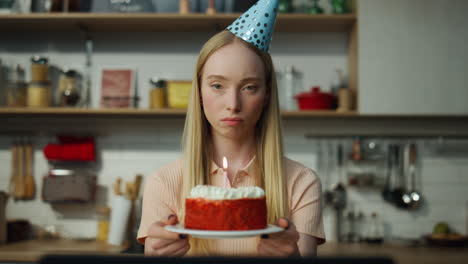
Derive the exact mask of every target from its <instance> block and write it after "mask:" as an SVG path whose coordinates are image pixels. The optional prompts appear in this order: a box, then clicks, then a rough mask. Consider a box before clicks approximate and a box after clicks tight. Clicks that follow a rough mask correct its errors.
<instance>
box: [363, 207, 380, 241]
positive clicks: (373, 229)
mask: <svg viewBox="0 0 468 264" xmlns="http://www.w3.org/2000/svg"><path fill="white" fill-rule="evenodd" d="M365 241H366V242H367V243H369V244H381V243H382V242H383V224H382V222H381V221H380V218H379V216H378V215H377V213H376V212H373V213H372V214H371V218H370V220H369V223H368V225H367V232H366V238H365Z"/></svg>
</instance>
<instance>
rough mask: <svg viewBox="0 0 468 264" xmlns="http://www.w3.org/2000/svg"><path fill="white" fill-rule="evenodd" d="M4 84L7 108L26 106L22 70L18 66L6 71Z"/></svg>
mask: <svg viewBox="0 0 468 264" xmlns="http://www.w3.org/2000/svg"><path fill="white" fill-rule="evenodd" d="M7 72H8V73H7V75H6V82H5V95H6V96H5V97H6V106H7V107H24V106H26V87H27V85H26V82H25V81H24V69H23V67H21V66H20V65H19V64H18V65H15V66H13V67H11V68H9V69H8V71H7Z"/></svg>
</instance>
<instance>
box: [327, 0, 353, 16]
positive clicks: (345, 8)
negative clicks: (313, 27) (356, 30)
mask: <svg viewBox="0 0 468 264" xmlns="http://www.w3.org/2000/svg"><path fill="white" fill-rule="evenodd" d="M330 2H331V6H332V13H333V14H346V13H349V10H350V8H349V1H348V0H330Z"/></svg>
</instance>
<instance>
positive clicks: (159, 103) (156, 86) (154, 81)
mask: <svg viewBox="0 0 468 264" xmlns="http://www.w3.org/2000/svg"><path fill="white" fill-rule="evenodd" d="M150 84H151V85H152V89H151V91H150V108H151V109H157V108H165V107H167V81H166V80H163V79H159V78H157V77H153V78H151V79H150Z"/></svg>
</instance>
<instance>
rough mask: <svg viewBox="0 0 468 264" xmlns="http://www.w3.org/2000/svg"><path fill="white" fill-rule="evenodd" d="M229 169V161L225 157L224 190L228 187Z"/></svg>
mask: <svg viewBox="0 0 468 264" xmlns="http://www.w3.org/2000/svg"><path fill="white" fill-rule="evenodd" d="M227 167H228V162H227V159H226V157H223V175H224V188H227V187H228V175H227Z"/></svg>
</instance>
